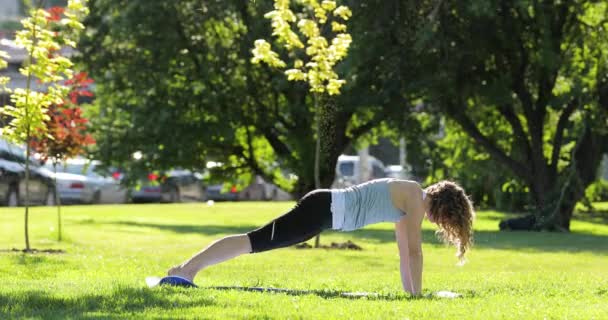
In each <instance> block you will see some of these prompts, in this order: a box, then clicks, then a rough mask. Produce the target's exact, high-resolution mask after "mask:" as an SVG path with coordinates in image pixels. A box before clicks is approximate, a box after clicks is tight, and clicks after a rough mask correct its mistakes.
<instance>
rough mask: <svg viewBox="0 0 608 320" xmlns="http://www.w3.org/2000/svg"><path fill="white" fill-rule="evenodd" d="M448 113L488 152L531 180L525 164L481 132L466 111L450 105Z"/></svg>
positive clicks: (516, 172) (517, 173)
mask: <svg viewBox="0 0 608 320" xmlns="http://www.w3.org/2000/svg"><path fill="white" fill-rule="evenodd" d="M450 111H451V112H450ZM447 114H448V115H449V116H450V117H451V118H452V119H454V120H455V121H456V122H457V123H458V124H460V126H461V127H462V129H463V130H464V131H466V132H467V133H468V134H469V136H471V137H472V138H473V139H474V140H475V141H476V142H477V143H479V144H480V145H482V146H483V147H484V148H485V149H486V150H487V151H488V153H490V155H492V156H493V157H494V158H496V159H497V160H498V161H500V162H502V163H504V164H505V165H506V166H507V167H509V168H510V169H511V170H512V171H513V172H514V173H515V174H516V175H518V176H519V177H521V178H522V179H524V180H526V181H529V180H530V178H531V174H530V171H529V170H528V169H527V168H526V167H525V166H524V165H522V164H521V163H519V162H517V161H516V160H514V159H513V158H511V157H509V156H508V155H507V154H506V153H505V152H504V151H503V150H502V149H500V148H499V147H498V146H497V145H496V144H495V143H494V142H493V141H491V140H490V139H489V138H488V137H486V136H485V135H484V134H483V133H481V131H479V128H477V126H476V125H475V123H474V122H473V121H472V120H471V119H470V118H469V117H467V115H466V114H464V112H462V111H459V110H457V109H456V108H455V107H449V109H448V113H447Z"/></svg>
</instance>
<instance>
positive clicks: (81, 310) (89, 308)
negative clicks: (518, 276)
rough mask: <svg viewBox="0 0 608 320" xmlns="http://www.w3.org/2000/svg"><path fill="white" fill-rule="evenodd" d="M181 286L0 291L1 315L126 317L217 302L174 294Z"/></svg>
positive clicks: (59, 317)
mask: <svg viewBox="0 0 608 320" xmlns="http://www.w3.org/2000/svg"><path fill="white" fill-rule="evenodd" d="M184 290H186V289H181V288H166V289H165V288H163V289H162V290H150V289H148V288H129V287H124V288H118V289H116V290H114V291H113V292H111V293H109V294H107V295H103V294H90V295H83V296H78V297H58V296H55V295H52V294H50V293H49V292H44V291H26V292H18V293H15V292H13V293H10V294H7V293H0V319H12V318H30V317H31V318H38V317H40V318H44V319H66V318H78V319H81V318H87V319H97V318H99V319H124V318H125V317H126V316H132V315H133V313H138V312H144V311H146V310H147V309H150V308H162V309H164V310H171V309H176V310H178V309H182V308H188V307H201V306H210V305H214V304H215V303H214V302H213V301H212V300H211V299H208V298H205V297H202V296H200V295H199V296H191V295H172V294H170V293H172V292H175V291H184Z"/></svg>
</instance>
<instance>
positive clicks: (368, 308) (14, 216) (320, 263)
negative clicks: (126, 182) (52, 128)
mask: <svg viewBox="0 0 608 320" xmlns="http://www.w3.org/2000/svg"><path fill="white" fill-rule="evenodd" d="M291 205H292V203H219V204H216V205H214V206H211V207H209V206H207V205H206V204H203V203H201V204H180V205H123V206H72V207H66V208H64V213H63V216H64V237H65V240H64V241H63V242H61V243H58V242H57V241H56V230H55V229H56V215H55V210H54V208H45V207H36V208H33V209H32V214H31V217H30V221H31V224H30V230H31V231H30V234H31V243H32V247H33V248H37V249H63V250H65V251H66V253H64V254H26V255H24V254H21V253H14V252H0V319H13V318H28V319H53V318H56V319H65V318H85V319H108V318H109V319H124V318H145V319H148V318H155V319H158V318H166V319H171V318H191V319H207V318H214V319H234V318H237V319H241V318H247V319H249V318H261V319H268V318H290V319H294V318H305V319H320V318H323V319H332V318H333V319H351V318H355V319H370V318H372V319H377V318H381V319H382V318H383V319H607V318H608V225H606V224H605V220H602V219H600V218H598V217H591V218H585V216H581V217H580V218H577V220H574V221H573V222H572V232H571V233H570V234H557V233H523V232H508V233H503V232H498V231H497V225H498V220H499V219H501V218H503V217H504V214H501V213H497V212H493V211H484V212H479V213H478V220H477V223H476V225H475V229H476V236H475V240H476V244H475V247H474V248H473V251H472V252H471V253H470V255H469V262H468V263H467V264H466V265H465V266H464V267H458V266H456V262H457V260H456V258H455V256H454V253H455V250H454V249H453V248H447V247H445V246H444V245H442V244H440V243H438V242H437V240H436V239H435V237H434V234H433V232H434V229H433V227H432V226H431V225H430V224H427V223H426V222H425V225H424V240H425V243H424V275H423V282H424V284H423V286H424V292H425V293H430V292H435V291H440V290H451V291H456V292H460V293H462V294H463V295H464V296H463V297H462V298H459V299H453V300H449V299H438V298H411V297H410V296H409V295H408V294H405V293H403V292H402V289H401V284H400V280H399V270H398V261H399V258H398V255H397V249H396V244H395V242H394V235H393V229H392V225H391V224H379V225H374V226H371V227H368V228H366V229H364V230H360V231H357V232H354V233H336V232H328V233H324V234H323V236H322V238H321V239H322V242H324V243H327V244H328V243H330V242H331V241H345V240H349V239H350V240H353V241H354V242H355V243H357V244H359V245H360V246H362V247H363V249H364V250H363V251H338V250H326V249H317V250H298V249H294V248H287V249H281V250H276V251H272V252H267V253H261V254H256V255H246V256H242V257H239V258H237V259H235V260H232V261H229V262H227V263H224V264H222V265H218V266H214V267H211V268H209V269H207V270H205V271H203V272H202V273H201V274H199V276H198V277H197V278H196V279H195V282H196V283H197V284H198V285H199V286H200V287H201V288H199V289H183V288H154V289H149V288H147V287H146V285H145V282H144V278H145V277H146V276H150V275H163V274H164V273H165V271H166V270H167V269H168V268H169V267H170V266H172V265H174V264H176V263H179V262H181V261H182V260H184V259H185V258H188V257H189V256H190V255H192V254H193V253H194V252H196V251H198V250H199V249H201V248H202V247H205V246H206V245H207V244H209V242H211V241H212V240H214V239H216V238H218V237H221V236H223V235H227V234H232V233H239V232H246V231H248V230H250V229H253V228H255V227H257V226H259V225H261V224H263V223H265V222H266V221H268V220H269V219H271V218H273V217H275V216H276V215H278V214H281V213H282V212H284V211H285V210H287V209H288V208H290V207H291ZM602 206H603V205H602ZM603 221H604V222H603ZM602 223H604V224H602ZM0 234H1V237H0V249H4V250H5V251H6V249H12V248H23V247H24V240H23V208H17V209H8V208H0ZM214 286H245V287H255V286H263V287H276V288H286V289H294V290H309V291H310V293H309V294H291V295H290V294H284V293H268V292H266V293H260V292H246V291H239V290H220V289H213V288H210V287H214ZM357 291H359V292H376V293H378V294H379V296H377V297H372V298H357V299H353V298H344V297H341V296H340V293H341V292H357Z"/></svg>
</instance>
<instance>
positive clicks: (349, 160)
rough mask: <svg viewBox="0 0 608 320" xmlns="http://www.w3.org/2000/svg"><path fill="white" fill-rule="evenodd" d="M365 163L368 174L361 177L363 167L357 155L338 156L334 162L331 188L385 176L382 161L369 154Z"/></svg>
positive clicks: (344, 186)
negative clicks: (334, 171) (333, 176)
mask: <svg viewBox="0 0 608 320" xmlns="http://www.w3.org/2000/svg"><path fill="white" fill-rule="evenodd" d="M367 165H368V168H367V172H368V174H369V175H368V176H367V177H365V178H363V177H362V170H363V168H361V160H360V158H359V156H349V155H341V156H339V157H338V162H337V163H336V178H335V179H334V183H333V184H332V188H347V187H350V186H353V185H356V184H359V183H363V182H365V181H369V180H373V179H379V178H386V172H385V168H384V164H383V163H382V161H380V160H378V159H376V158H375V157H372V156H369V157H368V161H367ZM362 178H363V180H362Z"/></svg>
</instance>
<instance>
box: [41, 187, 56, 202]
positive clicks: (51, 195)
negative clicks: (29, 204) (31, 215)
mask: <svg viewBox="0 0 608 320" xmlns="http://www.w3.org/2000/svg"><path fill="white" fill-rule="evenodd" d="M44 205H46V206H54V205H55V190H53V189H49V191H48V192H47V193H46V197H45V198H44Z"/></svg>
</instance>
